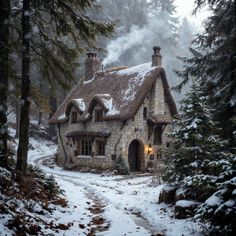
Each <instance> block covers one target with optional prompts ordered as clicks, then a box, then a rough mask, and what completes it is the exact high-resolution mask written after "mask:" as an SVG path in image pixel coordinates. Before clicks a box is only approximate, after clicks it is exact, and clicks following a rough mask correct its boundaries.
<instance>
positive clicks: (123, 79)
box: [50, 63, 177, 123]
mask: <svg viewBox="0 0 236 236" xmlns="http://www.w3.org/2000/svg"><path fill="white" fill-rule="evenodd" d="M157 79H162V82H163V86H164V95H165V99H166V101H167V104H169V108H170V111H171V113H172V115H173V114H176V113H177V109H176V106H175V102H174V100H173V98H172V95H171V93H170V89H169V85H168V82H167V78H166V75H165V71H164V69H163V68H161V67H152V66H151V63H145V64H142V65H138V66H134V67H130V68H122V69H119V68H118V69H116V70H110V71H109V70H108V71H103V72H97V73H95V75H94V77H93V79H92V80H90V81H89V83H88V82H83V81H80V82H79V83H78V84H77V85H76V86H75V87H74V89H73V90H72V92H71V93H70V94H69V95H68V96H67V98H66V99H65V101H64V102H63V104H62V106H61V107H60V108H59V109H58V111H57V112H56V113H55V114H54V115H53V117H52V118H51V120H50V123H58V122H60V121H59V120H58V117H60V115H61V114H62V113H65V114H66V115H68V113H67V112H66V110H67V107H68V104H69V103H70V102H73V104H77V103H78V104H77V106H78V107H79V110H81V111H82V112H83V114H82V118H86V119H87V118H88V119H90V118H91V115H92V110H93V108H94V106H96V104H97V103H99V104H100V105H101V106H102V107H103V109H104V110H105V111H106V113H105V116H104V120H114V119H118V120H128V119H130V118H133V116H134V115H135V114H136V112H137V110H138V109H139V107H140V106H141V104H142V102H143V100H144V99H145V97H146V96H147V94H148V93H149V92H150V90H151V89H152V87H153V85H154V84H155V82H156V80H157ZM81 101H83V102H81ZM87 113H89V114H90V116H86V114H87Z"/></svg>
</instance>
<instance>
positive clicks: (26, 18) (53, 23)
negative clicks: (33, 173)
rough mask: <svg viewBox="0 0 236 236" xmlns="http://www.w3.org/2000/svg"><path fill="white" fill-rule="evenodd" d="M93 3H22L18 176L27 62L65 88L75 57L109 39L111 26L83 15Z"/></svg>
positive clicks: (23, 156)
mask: <svg viewBox="0 0 236 236" xmlns="http://www.w3.org/2000/svg"><path fill="white" fill-rule="evenodd" d="M95 4H96V1H94V0H86V1H79V0H77V1H70V0H68V1H61V0H55V1H48V0H44V1H38V0H34V1H29V0H23V1H22V8H21V9H20V12H21V18H20V19H21V26H22V32H21V46H22V80H21V82H22V84H21V102H22V105H21V119H20V134H19V146H18V150H17V165H16V170H17V171H19V173H21V174H22V175H24V174H25V172H26V167H27V153H28V144H29V137H28V129H29V107H30V86H31V77H30V65H31V59H34V61H36V62H39V65H40V66H41V68H42V71H43V75H44V78H46V79H47V80H48V82H49V83H50V85H51V86H55V84H56V83H55V81H57V83H59V84H61V85H64V86H65V85H67V83H66V81H67V80H68V81H70V80H73V79H74V78H75V73H74V72H75V68H76V66H77V63H76V59H77V56H78V54H79V53H81V52H82V51H83V49H84V48H85V46H88V47H93V48H95V41H96V39H97V38H98V37H99V36H111V35H112V32H113V30H114V23H103V22H99V21H94V20H92V19H91V18H89V17H88V16H87V15H86V10H87V9H89V8H91V7H93V6H95ZM16 20H18V18H16Z"/></svg>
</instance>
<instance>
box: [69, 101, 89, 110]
mask: <svg viewBox="0 0 236 236" xmlns="http://www.w3.org/2000/svg"><path fill="white" fill-rule="evenodd" d="M71 101H74V102H75V103H76V104H77V106H78V107H79V109H80V110H81V111H84V110H85V109H86V107H85V102H84V99H82V98H76V99H71Z"/></svg>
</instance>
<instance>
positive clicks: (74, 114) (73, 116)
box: [71, 111, 77, 123]
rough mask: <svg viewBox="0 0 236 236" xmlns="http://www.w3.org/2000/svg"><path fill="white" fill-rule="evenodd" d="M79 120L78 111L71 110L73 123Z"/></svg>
mask: <svg viewBox="0 0 236 236" xmlns="http://www.w3.org/2000/svg"><path fill="white" fill-rule="evenodd" d="M76 122H77V112H76V111H72V112H71V123H76Z"/></svg>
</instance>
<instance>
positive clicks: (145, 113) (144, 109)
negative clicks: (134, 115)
mask: <svg viewBox="0 0 236 236" xmlns="http://www.w3.org/2000/svg"><path fill="white" fill-rule="evenodd" d="M143 119H144V120H146V119H147V107H144V108H143Z"/></svg>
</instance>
